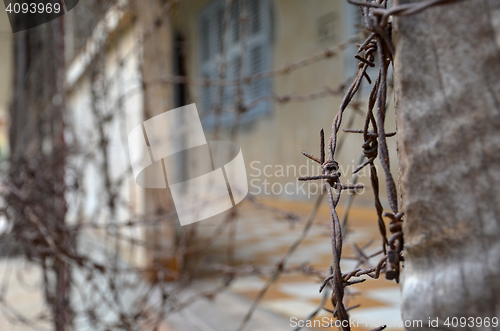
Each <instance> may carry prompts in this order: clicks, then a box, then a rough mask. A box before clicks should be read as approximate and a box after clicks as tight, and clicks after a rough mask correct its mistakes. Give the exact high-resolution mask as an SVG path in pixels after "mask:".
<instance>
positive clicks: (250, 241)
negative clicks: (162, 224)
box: [200, 201, 402, 330]
mask: <svg viewBox="0 0 500 331" xmlns="http://www.w3.org/2000/svg"><path fill="white" fill-rule="evenodd" d="M264 202H265V203H266V204H271V205H273V206H275V207H279V208H281V209H283V210H287V211H293V212H296V213H298V214H300V215H303V216H307V214H308V213H309V212H310V210H311V208H312V203H305V202H304V203H302V202H284V201H264ZM240 208H241V214H240V215H241V217H240V219H239V220H238V223H237V237H236V243H237V244H236V245H237V249H236V259H237V261H238V263H239V264H242V265H245V264H253V265H259V266H272V265H275V264H276V263H277V262H278V261H280V259H281V257H282V256H283V254H284V253H285V252H286V250H287V248H288V247H289V246H290V245H291V243H292V242H293V241H294V240H295V239H296V238H297V236H298V235H299V234H300V232H301V230H302V228H303V226H304V221H302V222H299V223H297V224H296V225H295V226H294V227H293V228H290V224H289V223H288V222H287V221H285V220H283V219H279V218H277V217H276V216H275V215H274V214H273V213H272V212H269V211H263V210H256V209H255V207H253V206H249V204H248V203H247V202H245V203H244V204H243V205H242V206H241V207H240ZM342 213H343V210H342V208H339V215H342ZM211 222H213V221H211V220H209V221H204V222H201V223H200V228H201V229H200V233H210V230H209V228H211V227H213V226H215V224H218V223H216V222H213V224H211ZM349 222H350V223H349V231H348V234H347V237H346V240H345V242H344V250H343V253H342V255H343V256H345V257H354V256H355V254H354V250H353V248H352V244H357V245H358V247H362V246H363V245H365V244H366V243H368V242H369V241H371V240H372V239H374V240H375V241H374V242H373V244H371V245H370V246H369V248H367V249H366V252H367V253H373V252H376V251H378V250H379V249H380V248H381V247H380V239H379V238H380V235H379V232H378V231H379V230H378V226H377V224H376V213H375V209H374V208H373V207H370V206H369V205H367V206H366V207H363V206H355V207H353V208H352V209H351V210H350V213H349ZM329 226H330V225H329V210H328V207H327V204H326V203H325V202H324V203H323V205H322V207H321V209H320V212H319V214H318V216H317V218H316V221H315V225H314V226H313V227H312V228H311V231H310V233H309V235H308V236H307V238H306V239H305V240H304V241H303V242H302V244H301V245H300V246H299V248H298V249H297V250H296V251H295V253H294V254H293V255H292V257H291V259H290V260H289V262H288V264H287V266H288V267H293V266H297V265H299V264H302V263H304V262H308V263H309V264H310V265H311V266H313V267H314V268H318V269H320V270H328V266H329V265H330V264H331V259H332V254H331V244H330V239H329V236H330V229H329ZM203 228H206V231H204V230H203ZM226 234H227V233H226ZM226 234H224V235H223V236H222V237H221V239H222V240H219V241H217V242H216V243H215V244H214V246H213V247H212V248H211V249H210V250H209V251H206V252H205V253H208V254H214V258H215V259H217V258H220V259H223V258H224V256H225V255H224V254H222V253H221V252H217V249H221V250H222V249H225V244H226V243H227V242H224V238H226V237H225V235H226ZM222 261H223V260H221V262H222ZM371 262H372V264H374V265H375V264H376V263H377V262H378V260H377V257H376V258H373V259H372V261H371ZM356 265H357V262H356V261H354V260H349V259H343V260H342V262H341V267H342V270H343V271H344V272H347V271H351V270H353V269H354V268H356ZM367 278H368V277H367ZM265 282H266V278H265V277H259V276H252V277H245V278H242V279H238V280H237V281H236V282H235V283H234V284H233V285H232V288H231V290H232V291H233V292H235V293H237V294H239V295H242V296H244V297H246V298H248V299H249V300H253V299H254V298H256V297H257V295H258V293H259V291H260V289H261V288H262V287H263V286H264V284H265ZM319 286H320V284H319V282H318V280H317V278H315V277H311V276H305V275H302V274H288V275H283V276H282V277H281V278H280V279H279V281H278V282H277V283H275V284H273V285H272V286H271V288H270V289H269V291H268V292H267V294H266V295H265V296H264V298H263V301H262V303H261V307H263V308H266V309H269V310H271V311H274V312H276V313H279V314H281V315H284V316H286V317H287V318H291V317H296V318H297V319H299V320H301V319H305V318H306V317H307V316H308V315H309V314H310V313H311V312H313V311H314V310H315V309H316V308H317V307H318V305H319V304H320V302H321V300H322V294H320V293H318V289H319ZM349 291H350V292H351V293H352V294H353V295H352V296H350V299H349V302H348V304H347V306H354V305H358V304H359V305H360V306H359V307H358V308H356V309H353V310H352V311H350V315H351V317H353V318H354V319H356V320H358V321H360V323H359V324H358V325H359V327H354V328H353V330H371V329H372V327H370V323H373V324H374V325H373V328H375V327H378V326H380V325H381V324H380V323H382V322H384V321H385V323H393V324H394V325H397V323H398V322H399V321H400V320H401V312H400V308H399V305H400V292H399V287H398V285H397V284H396V283H395V282H389V281H387V280H385V278H384V276H383V275H382V277H381V278H380V279H378V280H373V279H371V278H368V279H367V280H366V281H365V282H364V283H361V284H357V285H355V286H351V287H349ZM325 306H326V307H329V308H332V307H331V303H330V302H327V304H326V305H325ZM328 316H329V314H328V313H327V312H326V311H323V312H322V313H321V314H319V315H318V317H317V318H316V319H319V320H321V319H322V318H323V317H328ZM317 323H318V324H317V325H319V322H317ZM367 324H368V325H367ZM321 329H323V330H325V329H327V330H329V329H332V330H333V329H336V328H323V327H321ZM387 330H402V328H401V327H399V328H398V327H388V328H387Z"/></svg>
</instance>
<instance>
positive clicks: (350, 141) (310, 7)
mask: <svg viewBox="0 0 500 331" xmlns="http://www.w3.org/2000/svg"><path fill="white" fill-rule="evenodd" d="M209 1H210V0H209ZM209 1H206V0H190V1H183V2H181V5H180V9H179V13H180V16H179V20H178V22H177V26H178V28H179V29H180V30H181V31H183V32H184V34H185V37H186V39H187V52H188V53H187V54H188V68H189V69H188V70H189V71H190V72H189V74H190V75H193V76H198V75H199V70H198V61H199V58H198V56H199V50H198V45H199V42H198V31H199V29H198V15H199V12H200V10H201V9H202V8H203V6H204V5H206V4H208V3H209ZM270 1H271V6H272V26H273V34H274V39H273V42H272V46H271V53H272V54H271V59H272V60H271V67H272V68H281V67H283V66H285V65H287V64H289V63H294V62H297V61H299V60H301V59H303V58H306V57H309V56H311V55H313V54H316V53H319V52H322V51H324V50H325V49H327V48H329V47H333V46H334V45H336V44H338V43H341V42H342V41H344V40H345V39H346V38H347V33H346V31H345V30H346V28H345V27H346V24H347V22H346V20H347V18H346V10H347V9H346V7H345V6H349V5H348V4H347V3H346V2H345V1H340V0H333V1H325V0H307V1H304V0H270ZM329 13H333V17H334V18H335V19H334V22H333V31H334V34H333V35H334V38H331V39H328V40H326V41H324V40H320V38H319V36H318V20H319V19H320V18H321V17H322V16H324V15H326V14H329ZM353 55H354V54H352V55H350V56H353ZM347 63H351V64H353V63H354V62H353V61H348V59H347V58H345V57H343V56H339V57H335V58H331V59H327V60H323V61H320V62H318V63H315V64H313V65H310V66H308V67H306V68H303V69H300V70H297V71H295V72H293V73H291V74H290V75H286V76H281V77H278V78H276V79H274V80H273V82H272V91H273V93H276V94H279V95H284V94H308V93H312V92H316V91H321V90H323V89H324V88H325V87H326V86H328V87H332V88H334V87H336V86H338V85H339V84H340V83H341V82H343V81H344V80H345V79H346V78H347V70H346V64H347ZM354 66H355V64H354ZM354 70H356V69H355V68H354ZM352 71H353V70H352V69H351V71H350V72H352ZM365 84H366V83H365ZM190 93H191V96H192V97H193V101H194V102H197V103H198V108H200V107H201V103H200V100H199V94H200V88H199V87H196V86H192V87H191V89H190ZM365 96H366V93H365ZM391 98H392V96H391ZM340 101H341V98H340V97H331V96H330V97H326V98H322V99H318V100H315V101H309V102H293V103H287V104H276V103H275V104H274V105H273V106H272V109H271V112H270V113H269V114H267V115H265V116H262V117H259V118H258V119H256V120H255V121H253V122H252V123H251V124H249V125H245V126H243V127H241V128H240V131H239V134H238V138H237V139H238V143H239V144H240V146H241V147H242V150H243V155H244V158H245V162H246V164H247V173H248V176H249V180H250V181H252V180H253V179H255V178H256V177H254V176H256V175H257V174H258V171H257V170H255V169H253V168H255V167H257V168H259V169H260V170H263V167H264V166H266V165H269V166H272V168H271V167H268V168H267V170H268V173H272V174H273V176H271V177H270V178H264V177H263V176H261V177H259V178H260V182H258V181H254V182H253V183H254V184H255V185H257V186H261V189H263V180H264V179H267V180H268V182H269V183H270V184H269V187H270V185H272V184H273V183H280V185H281V186H282V187H283V186H284V185H285V184H287V183H292V184H289V186H288V189H289V192H290V191H294V192H299V195H289V194H286V193H281V194H276V193H278V192H279V186H278V185H277V186H275V188H276V190H275V191H274V193H273V192H272V191H271V190H270V189H269V193H270V194H268V195H267V196H268V197H271V198H284V199H304V198H305V199H307V198H308V197H307V195H306V196H304V195H303V194H302V195H301V194H300V192H302V191H301V190H298V189H297V185H298V184H297V182H296V180H295V177H294V173H293V172H292V168H289V169H290V171H289V173H288V174H287V173H286V171H285V174H284V175H285V176H281V173H278V176H276V171H279V167H277V166H279V165H282V166H283V167H284V169H285V170H286V168H287V166H289V167H290V166H291V167H293V166H295V168H296V169H298V167H299V166H301V165H305V164H309V174H310V173H311V170H312V169H314V171H316V172H317V171H318V168H317V167H316V166H315V165H313V164H312V163H311V162H309V163H308V161H307V159H306V158H305V157H303V156H302V155H301V154H300V152H301V150H306V151H308V152H311V153H313V154H315V155H318V154H319V130H320V129H321V128H324V129H325V132H326V135H327V138H328V137H329V135H330V134H331V125H332V121H333V118H334V117H335V115H336V114H337V112H338V107H339V104H340ZM351 113H352V110H348V111H347V112H346V115H345V117H344V122H343V123H344V126H343V127H344V128H345V127H346V123H347V121H348V119H349V117H350V114H351ZM363 122H364V121H363V116H362V115H357V116H356V120H355V122H354V124H353V126H351V127H354V128H358V129H361V128H362V127H363ZM386 122H387V131H393V130H394V128H395V124H394V122H395V121H394V115H393V111H390V112H389V114H388V117H387V121H386ZM341 135H342V136H347V137H344V138H347V140H346V142H345V146H343V147H342V150H341V152H340V154H339V155H337V157H336V158H337V161H339V164H340V165H341V166H343V167H344V169H347V171H346V175H348V176H347V177H344V178H343V181H346V179H349V178H350V173H351V172H352V170H353V167H354V166H355V164H354V163H355V162H357V159H358V157H359V154H360V152H361V145H362V136H361V135H357V134H341ZM344 138H341V139H344ZM392 139H393V140H392V141H391V142H390V150H391V152H392V155H393V157H392V171H393V174H394V176H395V178H397V154H396V146H395V141H394V138H392ZM254 161H257V162H260V163H253V168H252V167H251V164H252V162H254ZM347 167H349V168H347ZM378 169H379V172H382V168H381V166H380V164H379V165H378ZM302 170H304V169H302ZM363 174H365V177H364V178H362V182H363V183H366V184H368V185H369V183H370V182H369V179H368V177H367V176H368V169H367V170H366V172H365V173H362V175H363ZM287 175H288V176H287ZM380 181H381V187H382V189H383V188H384V182H385V179H384V175H381V176H380ZM251 183H252V182H251ZM314 189H315V188H314V187H311V190H312V192H314ZM250 192H251V193H254V192H257V189H255V188H252V187H250ZM264 195H266V194H264ZM365 199H366V200H367V201H371V199H372V194H371V193H370V190H369V191H368V194H363V195H361V200H365Z"/></svg>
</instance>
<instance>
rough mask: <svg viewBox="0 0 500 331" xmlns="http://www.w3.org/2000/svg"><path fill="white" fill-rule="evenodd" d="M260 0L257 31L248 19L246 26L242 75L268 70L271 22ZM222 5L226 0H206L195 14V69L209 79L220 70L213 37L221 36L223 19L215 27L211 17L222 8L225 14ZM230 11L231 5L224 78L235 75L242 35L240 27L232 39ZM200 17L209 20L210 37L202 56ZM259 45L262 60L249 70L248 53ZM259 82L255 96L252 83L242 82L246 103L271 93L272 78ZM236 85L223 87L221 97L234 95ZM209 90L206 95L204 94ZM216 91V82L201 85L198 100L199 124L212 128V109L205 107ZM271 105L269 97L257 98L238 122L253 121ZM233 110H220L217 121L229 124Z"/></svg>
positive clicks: (267, 5) (267, 8)
mask: <svg viewBox="0 0 500 331" xmlns="http://www.w3.org/2000/svg"><path fill="white" fill-rule="evenodd" d="M238 1H239V2H240V1H255V0H238ZM257 1H259V3H260V6H259V7H258V10H259V25H260V28H259V30H258V31H257V32H255V31H253V25H252V23H251V22H250V24H249V25H248V28H247V36H246V39H247V42H246V53H245V55H244V60H245V63H244V68H243V71H244V75H248V74H255V73H258V72H263V71H268V70H270V68H271V55H272V49H271V40H272V24H271V5H270V1H269V0H257ZM224 6H225V0H212V1H209V2H208V3H207V4H206V5H205V6H204V7H203V8H202V9H201V10H200V12H199V14H198V18H197V23H198V41H197V44H198V48H199V49H198V52H197V53H198V54H197V55H198V73H199V74H200V76H201V77H203V78H212V79H218V73H219V70H218V68H217V63H218V62H219V61H220V57H221V54H220V50H218V48H219V47H220V42H217V43H213V42H212V40H214V39H218V40H221V39H220V37H218V34H217V33H218V32H219V31H220V30H221V28H222V27H221V26H222V21H221V20H219V22H220V27H218V28H217V25H216V24H214V22H216V21H217V20H216V19H214V18H215V17H217V15H220V14H219V13H221V12H222V15H223V14H224ZM249 7H250V6H249V4H248V3H247V11H248V10H250V8H249ZM232 15H233V12H232V9H231V13H230V16H231V19H230V28H229V33H227V36H226V37H227V38H226V39H227V40H226V44H225V46H226V59H227V60H226V64H227V68H226V78H227V79H231V78H235V77H236V75H235V73H233V72H232V70H234V69H236V66H235V62H236V61H237V59H238V58H239V55H240V54H241V42H240V40H239V38H241V31H239V37H238V38H237V41H235V39H236V38H235V34H234V32H235V31H237V30H236V29H235V28H234V20H233V18H232ZM203 20H207V22H208V37H209V42H208V45H209V46H208V51H209V54H208V58H207V57H206V56H205V52H204V51H205V47H203V40H202V39H201V37H202V32H203V30H204V27H203V26H202V23H203ZM258 47H261V48H262V50H261V51H260V54H261V56H262V58H261V62H260V65H259V67H260V68H259V69H260V70H258V71H257V72H252V70H251V60H252V59H251V58H250V56H251V53H252V51H253V50H254V49H256V48H258ZM259 82H260V84H261V85H260V89H261V90H262V91H261V93H260V95H258V96H254V95H251V94H252V91H253V90H252V89H253V88H252V85H251V84H245V85H244V86H243V89H244V94H245V104H249V103H250V102H252V101H253V100H255V99H257V98H260V97H262V96H265V95H271V93H272V86H271V80H270V79H269V78H266V79H262V80H260V81H259ZM235 89H236V86H229V87H224V97H223V98H224V99H225V98H228V97H229V96H235ZM207 93H208V95H207ZM216 93H217V87H216V86H209V87H206V86H200V88H199V96H200V97H199V100H200V104H201V107H200V109H201V111H200V114H201V115H202V116H201V117H202V124H203V126H204V127H205V128H206V129H211V128H213V127H214V126H215V124H216V117H215V114H214V113H213V112H210V113H209V112H208V109H210V108H211V107H213V104H214V102H215V98H216V97H217V96H216ZM224 103H228V104H229V105H234V101H233V100H227V99H225V100H224V101H223V107H224V106H225V105H224ZM207 104H210V106H207ZM271 105H272V102H270V101H269V100H264V101H261V102H259V103H258V104H257V105H256V106H254V107H253V108H252V109H249V110H247V112H245V113H244V114H242V116H241V117H240V124H245V123H249V122H251V121H254V120H255V119H256V118H259V117H261V116H263V115H265V114H268V113H270V110H271ZM234 117H235V114H234V112H230V113H228V112H225V113H224V112H223V113H222V114H221V115H220V124H221V125H222V126H228V125H231V124H232V123H233V121H234Z"/></svg>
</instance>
